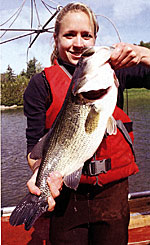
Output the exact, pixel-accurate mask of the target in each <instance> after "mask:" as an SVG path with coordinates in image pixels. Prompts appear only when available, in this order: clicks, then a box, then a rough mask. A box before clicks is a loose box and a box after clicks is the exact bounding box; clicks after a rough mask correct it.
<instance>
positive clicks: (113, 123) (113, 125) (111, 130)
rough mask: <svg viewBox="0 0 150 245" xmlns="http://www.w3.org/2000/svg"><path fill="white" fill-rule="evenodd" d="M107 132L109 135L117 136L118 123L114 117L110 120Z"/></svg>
mask: <svg viewBox="0 0 150 245" xmlns="http://www.w3.org/2000/svg"><path fill="white" fill-rule="evenodd" d="M106 132H107V133H108V134H109V135H112V134H114V135H115V134H117V123H116V120H115V119H114V117H113V116H111V117H109V118H108V121H107V127H106Z"/></svg>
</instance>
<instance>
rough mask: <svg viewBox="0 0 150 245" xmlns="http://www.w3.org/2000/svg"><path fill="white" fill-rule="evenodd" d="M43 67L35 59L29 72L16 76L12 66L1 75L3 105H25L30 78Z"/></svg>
mask: <svg viewBox="0 0 150 245" xmlns="http://www.w3.org/2000/svg"><path fill="white" fill-rule="evenodd" d="M138 45H139V46H143V47H147V48H150V42H147V43H144V42H143V41H141V42H140V44H138ZM42 69H43V68H42V65H41V64H40V63H38V62H37V60H36V59H35V58H33V59H32V60H30V61H29V62H28V63H27V70H26V71H25V70H23V71H22V72H21V73H20V74H19V75H15V74H14V72H13V70H12V68H11V67H10V65H8V68H7V70H6V72H5V73H3V74H1V104H2V105H5V106H12V105H18V106H20V105H23V94H24V91H25V89H26V87H27V85H28V82H29V80H30V78H31V77H32V76H33V75H34V74H36V73H38V72H41V71H42Z"/></svg>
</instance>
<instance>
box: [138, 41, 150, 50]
mask: <svg viewBox="0 0 150 245" xmlns="http://www.w3.org/2000/svg"><path fill="white" fill-rule="evenodd" d="M139 46H143V47H146V48H150V42H147V43H144V42H143V41H140V44H139Z"/></svg>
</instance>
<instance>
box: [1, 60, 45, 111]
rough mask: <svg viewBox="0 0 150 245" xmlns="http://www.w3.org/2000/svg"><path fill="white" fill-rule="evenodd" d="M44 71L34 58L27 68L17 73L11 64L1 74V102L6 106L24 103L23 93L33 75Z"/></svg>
mask: <svg viewBox="0 0 150 245" xmlns="http://www.w3.org/2000/svg"><path fill="white" fill-rule="evenodd" d="M40 71H42V66H41V64H40V63H37V60H36V59H35V58H33V59H32V60H30V61H29V62H28V63H27V70H26V71H25V70H23V71H22V72H21V73H20V74H19V75H15V74H14V72H13V70H12V68H11V67H10V65H8V68H7V70H6V72H5V73H3V74H1V104H2V105H5V106H12V105H17V106H20V105H23V94H24V91H25V89H26V87H27V85H28V82H29V80H30V79H31V77H32V76H33V75H34V74H36V73H38V72H40Z"/></svg>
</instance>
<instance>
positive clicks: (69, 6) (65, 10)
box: [51, 2, 99, 64]
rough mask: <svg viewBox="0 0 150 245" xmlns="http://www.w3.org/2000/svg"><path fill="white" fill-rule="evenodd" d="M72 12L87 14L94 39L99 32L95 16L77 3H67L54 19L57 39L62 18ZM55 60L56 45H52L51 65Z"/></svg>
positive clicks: (56, 53) (56, 54) (87, 8)
mask: <svg viewBox="0 0 150 245" xmlns="http://www.w3.org/2000/svg"><path fill="white" fill-rule="evenodd" d="M73 11H74V12H77V11H81V12H84V13H85V14H87V15H88V16H89V18H90V20H91V22H92V23H93V25H94V36H95V38H96V34H97V32H98V30H99V25H98V22H97V20H96V16H95V14H94V13H93V11H92V10H91V9H90V8H89V7H88V6H86V5H85V4H83V3H79V2H77V3H69V4H67V5H66V6H65V7H64V8H63V9H62V10H61V11H60V12H59V14H58V15H57V18H56V22H55V29H54V34H55V36H56V37H58V35H59V30H60V24H61V21H62V20H63V18H64V16H65V15H66V14H67V13H68V12H73ZM57 58H58V50H57V47H56V45H54V50H53V52H52V54H51V63H52V64H54V60H55V59H57Z"/></svg>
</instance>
